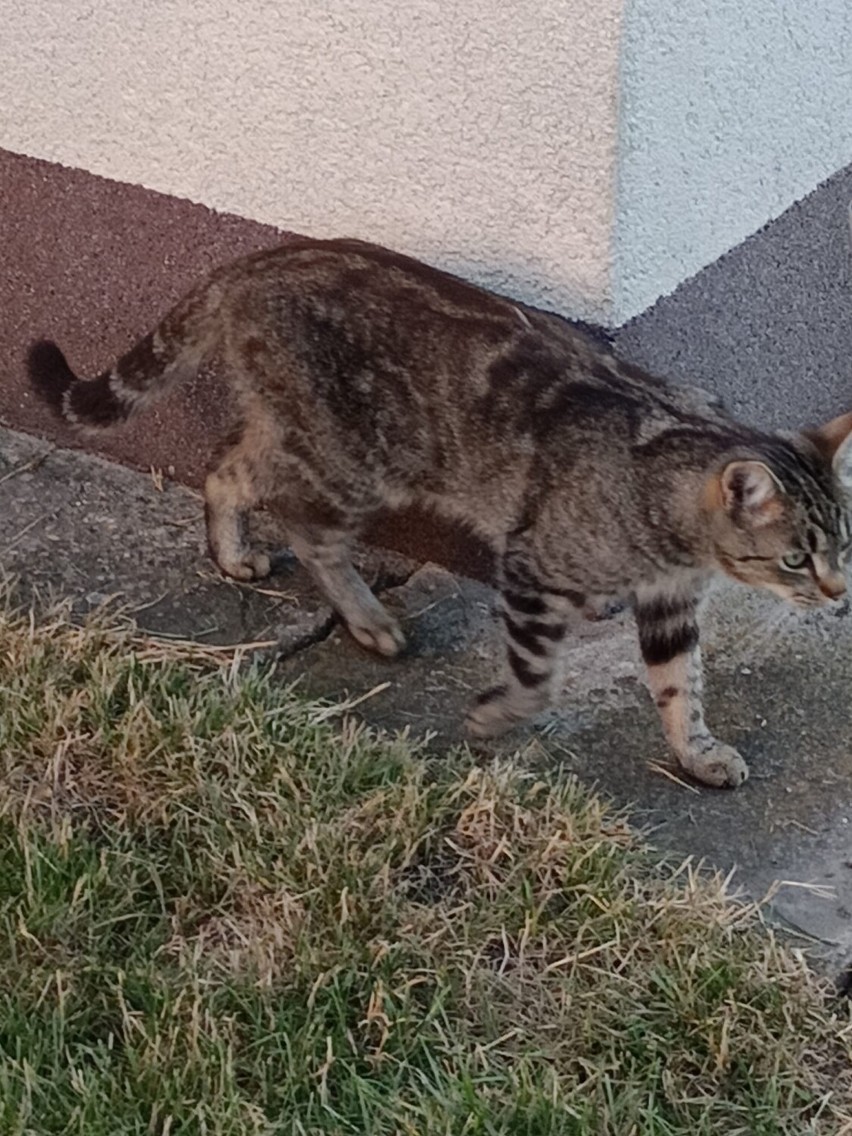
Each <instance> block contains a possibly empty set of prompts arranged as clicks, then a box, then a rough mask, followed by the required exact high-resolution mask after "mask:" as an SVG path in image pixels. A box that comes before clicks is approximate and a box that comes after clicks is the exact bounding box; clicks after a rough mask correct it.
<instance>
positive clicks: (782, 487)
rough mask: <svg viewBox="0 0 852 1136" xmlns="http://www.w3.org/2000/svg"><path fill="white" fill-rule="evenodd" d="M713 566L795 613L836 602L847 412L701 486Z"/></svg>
mask: <svg viewBox="0 0 852 1136" xmlns="http://www.w3.org/2000/svg"><path fill="white" fill-rule="evenodd" d="M707 502H708V505H709V506H710V508H709V521H710V543H711V548H712V554H713V557H714V559H715V561H716V564H717V565H718V567H719V568H721V569H722V571H723V572H725V573H727V575H729V576H732V577H733V578H734V579H735V580H739V581H740V582H741V583H744V584H749V585H751V586H752V587H758V588H767V589H768V590H769V591H771V592H775V594H776V595H779V596H782V597H783V598H784V599H785V600H789V601H790V602H791V603H794V604H796V605H797V606H799V607H805V608H810V607H817V606H819V605H821V604H825V603H829V602H830V601H831V600H838V599H841V598H842V597H843V596H844V595H845V594H846V591H847V587H848V580H847V578H846V577H847V573H848V572H849V570H850V567H852V413H850V414H844V415H843V416H842V417H840V418H835V419H834V420H833V421H831V422H829V423H827V424H826V425H825V426H822V427H821V428H819V429H817V430H808V431H804V432H803V433H802V434H801V435H798V436H796V437H794V438H791V439H790V440H784V439H778V441H777V444H775V443H773V444H771V445H769V446H767V447H766V448H765V449H762V452H760V453H758V452H755V453H754V454H753V455H752V454H745V455H743V456H741V455H740V454H733V455H731V456H730V459H729V460H727V461H725V462H724V463H723V464H722V466H721V468H720V469H719V470H718V471H717V472H716V473H715V474H714V476H713V477H712V478H711V481H710V483H709V485H708V487H707Z"/></svg>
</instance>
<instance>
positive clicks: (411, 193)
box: [0, 0, 622, 319]
mask: <svg viewBox="0 0 852 1136" xmlns="http://www.w3.org/2000/svg"><path fill="white" fill-rule="evenodd" d="M621 2H622V0H597V2H596V3H595V4H594V5H589V4H588V3H586V2H585V0H537V3H536V4H534V5H532V4H507V3H503V2H501V0H478V2H474V3H468V4H461V3H458V2H453V0H450V2H449V3H448V2H446V0H407V2H406V3H404V4H399V3H398V2H397V0H326V2H324V3H322V4H317V3H312V2H311V0H290V2H288V3H286V4H281V3H279V2H278V0H241V2H240V3H239V4H234V3H229V2H228V0H141V2H139V3H130V2H128V0H102V2H100V3H98V4H93V3H91V0H42V2H40V3H37V4H33V3H28V2H26V0H7V3H5V4H4V6H3V7H4V11H3V21H2V23H3V27H2V35H0V106H2V108H3V109H2V112H0V146H2V147H5V148H7V149H9V150H13V151H16V152H19V153H22V154H28V155H31V156H34V157H39V158H46V159H50V160H52V161H56V162H61V163H64V164H66V165H71V166H77V167H80V168H82V169H86V170H89V171H92V172H94V173H99V174H103V175H105V176H107V177H111V178H115V179H118V180H123V181H128V182H131V183H138V184H141V185H144V186H147V187H150V188H153V189H158V190H161V191H163V192H166V193H170V194H175V195H178V196H182V197H187V198H189V199H190V200H193V201H199V202H202V203H204V204H206V205H209V206H212V207H213V208H216V209H221V210H229V211H232V212H236V213H238V214H241V215H243V216H245V217H249V218H252V219H255V220H259V221H264V222H268V223H271V224H274V225H277V226H279V227H281V228H285V229H292V230H296V231H302V232H311V233H314V234H316V235H330V234H335V233H336V234H343V233H345V234H351V235H358V236H361V237H365V238H368V239H374V240H379V241H382V242H384V243H387V244H391V245H394V246H396V247H398V248H400V249H402V250H404V251H408V252H411V253H414V254H415V255H420V256H423V257H425V258H426V259H429V260H431V261H432V262H433V263H436V264H440V265H442V266H444V267H446V268H450V269H452V270H455V271H459V272H462V273H464V274H465V275H469V276H471V277H473V278H475V279H479V280H480V281H481V282H483V283H486V284H490V285H491V286H493V287H498V288H505V289H507V290H509V291H511V292H513V293H515V294H516V295H518V296H520V297H523V298H526V299H529V300H532V301H534V302H540V303H544V304H548V305H551V306H554V307H557V308H560V309H562V310H564V311H568V312H573V313H575V314H577V315H579V316H585V317H587V318H592V319H594V318H603V319H606V318H608V317H609V315H610V314H611V313H610V310H609V293H610V282H609V263H610V255H609V253H610V245H609V242H610V237H611V229H612V216H613V208H614V205H613V171H614V166H615V145H616V133H617V131H616V103H617V71H618V45H619V21H620V10H621Z"/></svg>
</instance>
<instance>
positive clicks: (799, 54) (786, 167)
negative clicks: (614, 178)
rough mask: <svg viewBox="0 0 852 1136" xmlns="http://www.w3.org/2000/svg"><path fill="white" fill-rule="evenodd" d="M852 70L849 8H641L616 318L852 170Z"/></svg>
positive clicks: (618, 221)
mask: <svg viewBox="0 0 852 1136" xmlns="http://www.w3.org/2000/svg"><path fill="white" fill-rule="evenodd" d="M850 66H852V5H850V4H849V0H819V3H805V2H803V0H627V2H626V4H625V12H624V21H623V30H622V47H621V80H620V88H621V109H620V115H619V132H620V136H619V148H618V149H619V169H618V205H617V210H616V218H615V232H614V237H613V248H614V253H615V255H614V280H613V311H614V315H615V320H616V322H619V323H620V322H622V321H623V320H625V319H627V318H629V317H630V316H633V315H635V314H636V313H637V312H640V311H642V310H643V309H645V308H647V307H648V306H649V305H650V304H652V303H653V302H654V301H655V300H656V299H657V298H658V297H659V296H661V295H665V294H667V293H669V292H671V291H672V290H673V289H674V288H676V287H677V285H678V284H680V282H681V281H682V280H685V279H686V278H687V277H690V276H692V275H693V274H694V273H695V272H697V271H698V270H699V269H700V268H703V267H704V266H705V265H707V264H710V263H711V262H712V261H714V260H716V258H717V257H719V256H720V255H721V254H722V253H724V252H726V251H727V250H728V249H731V248H733V246H734V245H736V244H738V243H739V242H740V241H742V240H743V239H744V238H745V237H747V236H749V235H750V234H751V233H754V232H756V231H757V230H758V229H759V228H760V227H761V226H762V225H764V224H765V223H766V222H767V221H768V220H770V218H773V217H777V216H778V215H779V214H781V213H782V212H783V211H784V210H785V209H786V208H787V207H788V206H789V205H791V204H792V203H793V202H794V201H796V200H797V199H799V198H801V197H803V196H804V195H805V194H807V193H809V192H810V191H811V190H813V189H814V188H815V187H816V186H817V184H818V183H820V182H821V181H823V180H824V179H826V178H828V177H829V176H830V175H831V174H833V173H834V172H835V171H836V170H839V169H841V168H842V167H844V166H846V165H848V164H849V163H850V161H852V73H850Z"/></svg>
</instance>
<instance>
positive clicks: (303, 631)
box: [0, 431, 852, 973]
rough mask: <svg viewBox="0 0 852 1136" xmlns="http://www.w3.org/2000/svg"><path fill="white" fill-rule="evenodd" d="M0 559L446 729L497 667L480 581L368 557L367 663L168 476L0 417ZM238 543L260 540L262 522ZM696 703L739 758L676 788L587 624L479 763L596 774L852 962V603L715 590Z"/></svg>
mask: <svg viewBox="0 0 852 1136" xmlns="http://www.w3.org/2000/svg"><path fill="white" fill-rule="evenodd" d="M0 516H2V519H3V525H2V529H1V530H0V568H2V569H5V570H6V571H7V572H11V573H15V574H16V575H17V576H18V577H19V579H20V590H21V592H22V594H23V595H24V597H25V598H28V597H31V596H33V595H35V596H37V597H40V601H41V602H43V600H44V599H46V598H47V597H48V596H49V595H51V594H52V595H54V596H57V597H60V596H61V597H65V598H68V599H70V600H71V601H72V603H73V606H74V610H75V612H76V613H77V614H84V613H85V612H86V611H88V610H91V609H93V608H94V607H96V606H98V604H100V603H102V602H103V601H104V599H105V598H106V597H107V596H113V595H116V594H118V595H120V597H121V601H120V602H122V603H124V604H125V605H127V606H128V607H129V608H130V609H131V610H134V611H135V613H136V618H137V621H138V623H139V625H140V626H141V627H142V628H143V629H146V630H149V631H151V632H154V633H159V634H169V635H174V636H177V637H181V638H184V637H185V638H192V639H196V640H198V641H199V642H201V643H205V644H217V643H218V644H236V643H254V644H260V646H258V647H256V648H255V649H256V650H258V651H262V652H263V653H266V654H271V655H273V656H277V657H278V659H279V663H278V673H279V674H280V677H281V680H282V681H292V680H295V679H298V680H299V682H300V684H301V686H302V688H303V689H304V690H305V691H306V692H310V693H313V694H320V695H323V696H328V697H333V698H335V699H342V698H351V699H353V700H354V699H360V700H361V701H360V702H359V705H358V710H357V712H358V713H359V714H362V715H363V716H364V718H365V719H367V720H368V721H370V722H372V723H374V724H376V725H380V726H384V727H387V728H391V729H399V728H407V729H409V730H410V731H411V733H412V735H414V736H423V735H424V734H427V735H429V736H430V737H431V739H432V740H431V743H430V744H431V745H432V746H433V747H435V748H440V747H443V746H447V745H453V744H456V743H459V742H461V741H462V733H461V722H462V718H463V715H464V710H465V707H466V705H467V703H468V701H469V699H470V698H471V697H473V695H474V694H475V693H476V692H477V691H478V690H481V689H483V688H484V687H486V686H488V685H490V684H492V683H493V682H494V681H495V679H496V677H497V674H498V671H499V665H500V663H499V642H498V639H497V631H496V624H495V622H494V620H493V618H492V607H493V593H492V592H491V591H490V589H488V588H487V587H486V586H485V585H483V584H480V583H476V582H472V581H470V580H467V579H464V578H461V577H456V576H453V575H451V574H450V573H449V572H447V571H445V570H444V569H442V568H439V567H437V566H434V565H426V566H423V567H417V566H415V565H414V564H412V563H411V562H410V561H405V560H402V559H401V558H399V557H396V556H386V555H384V554H375V553H368V554H365V556H364V571H365V575H366V576H367V577H368V579H370V580H371V581H372V582H373V583H374V584H375V585H376V586H377V587H378V589H379V590H380V591H381V594H382V598H383V602H385V603H386V604H387V605H388V607H390V608H391V609H393V610H394V611H395V612H396V614H397V615H398V616H399V618H400V619H401V620H402V624H403V627H404V629H405V632H406V635H407V638H408V649H407V652H406V654H405V656H404V657H403V658H401V659H399V660H395V661H390V662H388V661H385V660H381V659H377V658H374V657H373V656H371V655H369V654H368V653H366V652H365V651H363V650H362V649H361V648H360V647H358V646H357V645H356V644H355V643H354V642H353V641H352V640H351V639H350V638H349V637H348V636H347V635H346V634H345V632H343V631H342V630H341V629H340V628H339V627H338V625H337V624H336V621H335V620H334V619H333V617H332V615H331V612H330V611H329V610H328V608H327V607H326V606H325V605H324V604H323V603H322V602H321V600H320V599H319V597H318V596H317V594H316V592H315V591H314V589H313V587H312V586H311V584H310V582H309V581H308V580H307V579H306V578H305V575H304V573H303V572H302V570H301V569H300V568H298V567H296V568H293V566H292V564H290V562H289V561H287V560H282V561H281V565H282V570H281V571H280V572H278V573H276V574H275V575H273V576H272V577H271V578H270V580H268V581H264V582H263V583H261V584H260V585H257V586H254V585H243V584H235V583H230V582H228V581H226V580H223V579H221V578H220V577H219V576H218V575H217V573H216V572H215V570H214V568H213V566H212V564H211V563H210V562H209V560H208V558H207V556H206V551H205V548H204V536H203V525H202V516H201V503H200V501H199V499H198V498H197V496H195V495H193V494H192V493H191V492H189V491H188V490H186V489H184V488H181V487H179V486H177V485H174V484H169V483H168V482H164V483H163V482H161V481H160V480H159V478H157V477H152V476H150V475H145V474H140V473H136V472H133V471H131V470H128V469H125V468H123V467H121V466H117V465H113V464H110V463H107V462H105V461H103V460H101V459H99V458H95V457H92V456H88V455H85V454H81V453H75V452H71V451H66V450H61V449H51V448H50V447H49V446H48V445H46V444H45V443H44V442H43V441H40V440H37V439H33V438H30V437H27V436H25V435H21V434H15V433H12V432H9V431H0ZM255 529H256V539H257V541H258V542H259V543H260V544H262V545H264V546H266V547H275V546H276V545H277V543H278V541H279V540H280V534H279V533H278V531H277V529H276V526H275V523H274V519H270V518H266V519H264V518H259V519H258V523H257V525H256V526H255ZM703 633H704V635H703V637H704V643H705V660H706V669H707V674H708V707H707V717H708V721H709V722H710V724H711V726H712V728H713V729H714V731H715V732H716V733H717V735H718V736H719V737H720V738H721V739H723V740H725V741H727V742H729V743H732V744H735V745H737V746H738V747H739V748H740V749H741V751H742V753H743V755H744V756H745V757H746V759H747V761H748V762H749V764H750V768H751V777H750V780H749V781H748V782H747V783H746V784H745V785H744V786H743V787H741V788H740V789H738V790H735V791H719V790H712V789H708V788H704V787H701V786H697V785H695V784H692V783H688V782H687V780H686V779H684V778H682V777H681V775H680V773H679V772H678V770H677V769H676V767H675V766H674V765H673V763H672V761H671V758H670V757H669V754H668V753H667V751H666V747H665V745H664V742H663V738H662V734H661V731H660V727H659V724H658V722H657V719H656V711H655V710H654V708H653V706H652V705H651V703H650V699H649V698H648V696H647V694H646V692H645V689H644V686H643V683H642V678H641V669H640V666H639V658H638V650H637V647H636V642H635V635H634V631H633V627H632V624H631V620H630V617H629V615H627V614H622V615H620V616H617V617H615V618H613V619H611V620H607V621H601V622H594V623H591V622H590V623H587V624H584V625H583V626H582V628H580V629H579V632H578V634H577V636H576V637H575V638H574V639H573V640H572V642H571V644H570V647H569V650H568V653H567V659H566V687H565V691H564V696H563V698H562V700H561V702H560V705H559V707H558V708H557V709H555V710H553V711H550V712H548V713H546V714H543V715H541V716H540V717H539V718H538V719H537V720H536V721H535V722H534V723H533V724H532V725H531V726H527V727H524V728H519V729H518V730H516V731H515V732H514V733H513V734H512V735H510V736H509V737H507V738H506V739H503V740H502V741H501V742H500V743H499V744H489V745H483V746H480V747H478V748H479V750H480V752H481V753H482V755H483V759H486V760H487V759H488V758H489V757H490V756H491V755H492V754H494V753H501V754H509V753H513V752H515V751H518V758H517V760H519V761H521V762H523V763H526V764H528V765H529V767H530V768H531V769H539V770H541V771H542V772H543V773H545V774H547V775H548V776H565V775H568V774H574V775H576V776H577V777H578V778H579V779H580V780H581V781H582V782H583V783H585V784H587V785H589V786H596V787H597V788H598V789H599V790H600V791H601V792H602V793H603V794H604V795H606V796H607V797H609V798H611V799H612V800H614V801H615V802H616V803H617V804H619V805H624V806H627V807H628V808H629V809H630V811H631V814H632V816H633V818H634V820H635V821H636V822H637V823H638V824H641V825H643V826H646V827H647V828H648V829H649V831H650V833H651V841H652V843H654V844H656V845H657V846H658V847H660V848H662V849H664V850H666V851H667V852H670V853H672V854H673V855H676V856H687V855H692V856H694V857H695V858H696V859H701V858H704V859H705V860H706V861H707V863H708V864H709V865H711V866H713V867H716V868H721V869H723V870H725V871H728V870H730V869H735V873H734V877H733V886H734V887H736V886H739V887H741V888H742V889H744V891H745V892H746V894H748V895H750V896H751V897H753V898H755V899H759V898H762V897H763V896H765V895H766V894H767V892H768V891H770V889H773V888H774V889H775V894H774V898H773V899H772V901H771V903H770V905H769V907H768V908H767V910H768V912H769V913H770V915H771V916H772V917H773V918H776V919H777V920H779V921H781V922H782V923H783V924H784V925H786V926H788V927H789V928H791V929H794V930H796V931H797V932H799V933H801V935H802V936H803V937H804V941H805V942H806V944H807V945H808V948H809V949H810V950H811V951H813V954H814V958H815V960H817V961H818V962H819V964H820V965H823V966H826V967H828V968H829V969H830V970H832V971H835V972H837V973H839V972H840V971H841V970H842V969H843V968H844V967H845V965H846V964H847V963H848V961H849V960H850V959H852V832H850V829H852V744H850V733H852V730H850V727H852V715H850V691H852V614H850V611H849V606H848V605H840V606H838V607H836V608H834V609H833V610H831V611H828V610H826V611H824V612H817V613H814V614H812V615H809V616H807V617H801V616H799V615H797V613H795V612H794V611H792V610H790V609H788V608H787V607H785V606H784V605H783V604H781V603H780V602H778V601H775V600H773V599H772V598H765V597H763V596H761V595H758V594H755V593H751V592H748V591H746V590H745V589H742V588H733V587H727V586H725V587H722V588H720V589H719V590H718V591H717V592H716V593H715V594H714V595H713V596H712V597H711V600H710V603H709V605H708V610H707V613H706V618H705V620H704V625H703Z"/></svg>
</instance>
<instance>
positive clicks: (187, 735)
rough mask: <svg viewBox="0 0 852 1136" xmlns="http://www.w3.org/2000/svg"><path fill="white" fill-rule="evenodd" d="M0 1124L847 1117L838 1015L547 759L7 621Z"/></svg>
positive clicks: (822, 1122) (832, 1133) (1, 640)
mask: <svg viewBox="0 0 852 1136" xmlns="http://www.w3.org/2000/svg"><path fill="white" fill-rule="evenodd" d="M0 762H2V775H0V1131H2V1132H3V1133H4V1134H5V1133H9V1134H10V1136H12V1134H20V1136H23V1134H25V1133H26V1134H30V1133H32V1134H35V1133H37V1134H38V1136H47V1134H52V1133H57V1134H58V1133H63V1134H71V1133H75V1134H77V1133H78V1134H80V1136H107V1134H109V1136H119V1134H124V1133H128V1134H129V1133H140V1134H142V1133H162V1134H167V1133H168V1134H171V1136H176V1134H177V1133H182V1134H183V1133H187V1134H189V1133H199V1134H202V1133H203V1134H211V1136H212V1134H217V1136H219V1134H221V1136H225V1134H227V1136H244V1134H246V1136H253V1134H271V1133H295V1134H307V1133H310V1134H330V1133H334V1134H341V1136H342V1134H344V1133H345V1134H349V1133H353V1134H354V1133H359V1134H361V1133H364V1134H370V1136H373V1134H375V1136H384V1134H388V1136H390V1134H397V1133H410V1134H412V1136H414V1134H416V1136H433V1134H446V1136H450V1134H456V1133H458V1134H465V1136H466V1134H480V1133H481V1134H486V1133H487V1134H489V1136H490V1134H502V1133H505V1134H506V1136H509V1134H512V1136H514V1134H524V1133H528V1134H529V1136H533V1134H535V1136H557V1134H559V1136H562V1134H566V1136H569V1134H570V1136H583V1134H589V1136H597V1134H599V1133H600V1134H604V1136H608V1134H613V1136H614V1134H618V1136H622V1134H623V1136H628V1134H635V1136H682V1134H683V1136H685V1134H686V1133H689V1134H690V1136H694V1134H698V1136H701V1134H707V1136H710V1134H714V1136H715V1134H724V1136H733V1134H736V1133H743V1134H749V1136H772V1134H790V1136H793V1134H795V1136H803V1134H807V1133H813V1134H815V1136H816V1134H824V1136H838V1134H839V1133H841V1132H852V1121H850V1114H852V1093H850V1044H852V1027H850V1020H849V1014H848V1009H847V1007H846V1005H845V1004H838V1005H832V1003H831V1002H830V1001H829V999H828V997H827V991H826V990H825V989H824V987H823V986H822V985H821V984H820V982H819V981H818V980H817V979H816V978H815V977H814V976H813V975H812V974H811V973H810V972H809V971H808V969H807V967H806V966H805V964H804V962H803V960H802V958H801V957H800V956H798V955H796V954H795V953H792V952H790V951H789V950H787V949H785V948H784V947H783V945H781V944H779V942H777V941H776V939H775V938H774V937H773V936H772V934H771V933H770V932H769V931H768V930H767V929H766V928H765V927H763V926H762V924H761V921H760V913H759V911H758V910H756V909H755V908H754V907H753V906H752V907H748V906H744V905H742V904H738V903H737V902H735V901H733V900H732V899H731V898H730V897H729V896H728V895H727V893H726V887H725V881H724V880H723V879H722V878H720V877H718V876H713V875H708V874H706V873H700V872H698V871H697V870H696V869H695V867H694V866H693V865H692V864H691V863H690V862H689V861H687V862H685V863H684V864H681V865H674V864H665V863H661V862H660V861H659V860H658V859H655V857H654V856H653V854H652V853H650V852H649V851H648V849H647V848H645V847H644V846H643V844H642V841H641V840H640V839H639V838H638V837H637V835H636V834H635V833H634V832H632V831H631V829H630V828H629V826H628V825H627V823H626V822H625V819H624V817H622V816H620V815H618V814H615V813H613V812H612V811H610V809H609V808H608V807H607V806H606V805H605V804H604V803H603V802H601V801H600V800H599V799H597V798H595V797H593V796H590V795H588V794H587V793H585V792H584V791H583V790H582V789H581V788H580V787H579V786H578V785H577V784H576V782H575V781H573V780H571V779H568V778H565V779H562V778H560V777H559V776H558V775H554V776H553V777H552V778H549V779H543V778H537V777H535V776H532V775H531V774H529V773H528V772H527V771H526V770H525V763H524V758H523V754H521V755H518V757H517V758H516V759H515V760H513V761H511V762H503V763H496V764H494V765H491V766H489V767H484V768H483V767H479V766H477V765H476V764H475V763H474V762H473V760H472V759H471V757H470V756H469V755H468V754H467V753H466V752H463V751H460V752H456V753H451V754H448V755H446V756H445V757H443V758H442V759H440V760H438V759H436V758H434V757H427V755H425V754H424V753H422V752H419V751H418V750H417V748H416V747H415V746H412V745H411V744H410V742H409V741H408V740H407V739H406V738H405V737H397V738H389V737H382V736H377V735H375V734H373V733H371V732H370V731H368V730H366V729H365V728H363V727H361V726H359V725H358V724H357V723H356V722H355V721H354V720H353V719H352V718H351V717H349V716H348V715H347V714H346V713H342V712H341V711H340V710H339V709H336V708H333V707H329V706H327V705H321V704H318V703H314V702H308V701H304V700H302V699H301V698H299V696H298V694H297V693H294V692H293V691H292V690H289V689H284V688H282V687H281V686H280V685H278V683H277V682H276V679H275V675H274V673H270V672H268V671H265V670H263V669H262V668H260V667H257V666H255V667H251V666H246V665H240V659H239V657H238V656H237V657H235V658H233V659H232V658H229V657H228V656H227V655H225V656H224V657H223V655H222V653H217V652H210V651H207V650H196V649H195V648H194V647H192V646H191V645H186V644H180V645H175V644H169V643H158V642H155V641H151V640H150V639H148V640H145V639H142V638H140V637H138V636H136V635H135V633H134V631H133V629H132V627H131V626H124V627H117V626H115V625H110V624H108V623H106V622H104V621H103V620H101V621H100V622H98V621H93V622H92V623H91V624H90V625H89V626H88V627H85V628H77V627H73V626H71V625H70V624H69V623H68V621H67V619H66V618H65V617H64V616H63V615H62V614H61V612H54V613H53V614H52V615H51V616H49V617H45V618H44V619H41V620H37V619H36V618H35V617H33V616H31V615H26V614H25V615H14V614H11V613H10V611H9V610H8V605H7V607H6V609H5V610H4V611H3V612H2V614H0Z"/></svg>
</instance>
